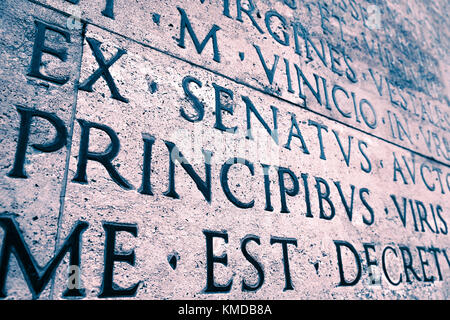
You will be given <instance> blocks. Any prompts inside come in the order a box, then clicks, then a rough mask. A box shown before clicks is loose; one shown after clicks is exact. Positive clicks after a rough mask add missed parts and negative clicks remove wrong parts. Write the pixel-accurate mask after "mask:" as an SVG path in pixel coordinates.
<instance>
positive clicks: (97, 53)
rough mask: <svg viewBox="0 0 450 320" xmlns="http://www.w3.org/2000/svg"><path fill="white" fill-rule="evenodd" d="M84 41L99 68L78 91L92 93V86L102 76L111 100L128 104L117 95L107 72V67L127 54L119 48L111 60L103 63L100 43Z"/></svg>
mask: <svg viewBox="0 0 450 320" xmlns="http://www.w3.org/2000/svg"><path fill="white" fill-rule="evenodd" d="M86 40H87V42H88V44H89V47H90V48H91V50H92V52H93V53H94V57H95V60H97V63H98V65H99V68H98V69H97V70H96V71H95V72H94V73H93V74H92V75H91V76H90V77H89V78H88V79H86V80H85V81H84V82H83V83H82V84H81V85H80V87H79V89H80V90H84V91H88V92H92V91H93V90H92V86H93V85H94V83H95V82H97V80H98V79H99V78H100V76H102V77H103V79H105V81H106V84H107V85H108V87H109V90H111V97H112V98H113V99H116V100H119V101H122V102H126V103H128V99H127V98H125V97H123V96H122V95H121V94H120V93H119V90H118V89H117V87H116V84H115V83H114V79H113V77H112V76H111V73H109V70H108V69H109V67H111V66H112V65H113V64H114V62H116V61H117V60H119V58H120V57H121V56H122V55H124V54H125V53H127V52H126V51H125V50H123V49H120V48H119V51H118V52H117V53H116V55H115V56H114V57H113V58H112V59H111V60H109V61H105V57H104V56H103V54H102V52H101V50H100V45H101V42H100V41H97V40H95V39H92V38H87V39H86Z"/></svg>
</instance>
